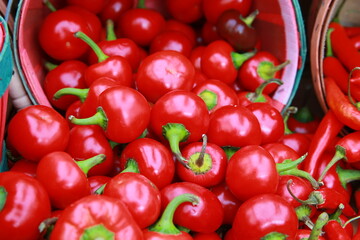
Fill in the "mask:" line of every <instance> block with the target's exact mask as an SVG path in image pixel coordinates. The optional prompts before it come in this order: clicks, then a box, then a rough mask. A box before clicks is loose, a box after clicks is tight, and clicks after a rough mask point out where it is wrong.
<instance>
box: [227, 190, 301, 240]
mask: <svg viewBox="0 0 360 240" xmlns="http://www.w3.org/2000/svg"><path fill="white" fill-rule="evenodd" d="M297 230H298V219H297V216H296V213H295V210H294V208H293V207H292V206H291V205H290V204H289V203H288V202H286V200H284V199H283V198H282V197H280V196H278V195H276V194H259V195H256V196H254V197H252V198H250V199H249V200H247V201H246V202H244V203H243V204H242V205H241V206H240V208H239V210H238V211H237V213H236V217H235V220H234V223H233V228H232V231H234V234H235V236H236V237H237V239H238V240H243V239H244V240H245V239H246V240H255V239H256V240H258V239H262V238H263V239H267V238H266V237H270V235H272V234H279V235H280V236H282V237H285V236H286V237H287V238H288V239H294V238H295V235H296V232H297ZM280 236H279V237H280ZM269 239H270V238H269Z"/></svg>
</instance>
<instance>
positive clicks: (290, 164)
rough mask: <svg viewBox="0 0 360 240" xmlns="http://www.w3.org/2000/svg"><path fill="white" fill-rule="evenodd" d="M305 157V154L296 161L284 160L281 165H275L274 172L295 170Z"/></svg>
mask: <svg viewBox="0 0 360 240" xmlns="http://www.w3.org/2000/svg"><path fill="white" fill-rule="evenodd" d="M306 156H307V153H305V154H304V155H302V156H301V157H300V158H298V159H296V160H291V159H286V160H284V161H283V162H282V163H276V170H277V171H278V173H281V172H285V171H288V170H291V169H294V168H297V166H298V165H299V164H300V163H302V162H303V161H304V160H305V158H306Z"/></svg>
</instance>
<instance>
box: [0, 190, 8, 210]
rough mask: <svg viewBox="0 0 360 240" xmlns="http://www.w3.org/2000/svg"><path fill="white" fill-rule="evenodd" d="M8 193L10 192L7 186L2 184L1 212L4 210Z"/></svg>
mask: <svg viewBox="0 0 360 240" xmlns="http://www.w3.org/2000/svg"><path fill="white" fill-rule="evenodd" d="M7 194H8V193H7V191H6V190H5V188H4V187H3V186H0V212H1V211H2V210H3V208H4V206H5V203H6V198H7Z"/></svg>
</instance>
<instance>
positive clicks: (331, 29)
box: [326, 28, 334, 57]
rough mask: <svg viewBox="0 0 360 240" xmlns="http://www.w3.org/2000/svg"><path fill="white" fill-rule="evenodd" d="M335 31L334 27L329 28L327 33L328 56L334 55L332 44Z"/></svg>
mask: <svg viewBox="0 0 360 240" xmlns="http://www.w3.org/2000/svg"><path fill="white" fill-rule="evenodd" d="M333 31H334V29H333V28H329V29H328V31H327V33H326V57H332V56H334V52H333V49H332V45H331V37H330V36H331V33H332V32H333Z"/></svg>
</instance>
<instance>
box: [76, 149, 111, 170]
mask: <svg viewBox="0 0 360 240" xmlns="http://www.w3.org/2000/svg"><path fill="white" fill-rule="evenodd" d="M105 159H106V155H105V154H99V155H96V156H94V157H92V158H88V159H86V160H83V161H76V164H77V165H78V166H79V168H81V170H82V171H83V172H84V173H85V175H87V174H88V172H89V171H90V169H91V168H92V167H94V166H96V165H98V164H100V163H102V162H104V161H105Z"/></svg>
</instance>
